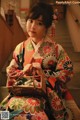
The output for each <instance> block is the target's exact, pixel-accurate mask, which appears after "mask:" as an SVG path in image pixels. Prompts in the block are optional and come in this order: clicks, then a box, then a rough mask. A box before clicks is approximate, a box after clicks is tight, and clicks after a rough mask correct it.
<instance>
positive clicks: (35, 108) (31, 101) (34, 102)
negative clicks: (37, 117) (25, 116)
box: [24, 98, 44, 114]
mask: <svg viewBox="0 0 80 120" xmlns="http://www.w3.org/2000/svg"><path fill="white" fill-rule="evenodd" d="M43 106H44V104H43V102H41V101H40V100H39V99H37V98H28V99H27V100H26V104H25V106H24V112H25V113H28V112H30V113H31V114H34V113H35V112H39V111H43Z"/></svg>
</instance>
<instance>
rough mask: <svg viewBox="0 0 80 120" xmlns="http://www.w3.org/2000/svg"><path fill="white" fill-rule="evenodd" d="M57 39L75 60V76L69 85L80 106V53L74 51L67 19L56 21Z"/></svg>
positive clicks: (73, 60)
mask: <svg viewBox="0 0 80 120" xmlns="http://www.w3.org/2000/svg"><path fill="white" fill-rule="evenodd" d="M55 41H56V42H57V43H59V44H61V45H62V46H63V48H64V49H65V51H66V52H67V54H68V55H69V57H70V58H71V60H72V62H73V69H74V76H73V78H72V80H71V81H70V82H69V83H68V84H67V87H68V89H69V90H70V92H71V94H72V96H73V98H74V100H75V101H76V103H77V105H78V106H79V107H80V53H78V52H75V51H74V48H73V45H72V42H71V39H70V35H69V32H68V28H67V24H66V20H65V19H64V20H61V21H58V22H57V23H56V33H55Z"/></svg>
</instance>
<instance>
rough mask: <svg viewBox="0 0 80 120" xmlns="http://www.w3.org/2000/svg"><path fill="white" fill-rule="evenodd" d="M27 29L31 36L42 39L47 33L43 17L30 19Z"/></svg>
mask: <svg viewBox="0 0 80 120" xmlns="http://www.w3.org/2000/svg"><path fill="white" fill-rule="evenodd" d="M26 30H27V33H28V35H29V36H30V37H33V38H36V39H42V38H43V37H44V35H45V33H46V27H45V25H44V24H43V22H42V17H41V16H40V17H39V18H37V19H35V20H34V19H28V20H27V23H26Z"/></svg>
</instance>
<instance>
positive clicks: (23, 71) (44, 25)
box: [2, 3, 73, 120]
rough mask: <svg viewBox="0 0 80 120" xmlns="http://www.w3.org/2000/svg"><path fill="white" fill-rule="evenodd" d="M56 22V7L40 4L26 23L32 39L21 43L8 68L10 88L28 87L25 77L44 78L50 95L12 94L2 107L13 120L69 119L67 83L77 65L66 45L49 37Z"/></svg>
mask: <svg viewBox="0 0 80 120" xmlns="http://www.w3.org/2000/svg"><path fill="white" fill-rule="evenodd" d="M52 21H53V8H52V7H51V6H50V5H49V4H46V3H37V4H36V5H34V6H33V7H32V8H31V10H30V11H29V14H28V16H27V22H26V29H27V33H28V35H29V37H28V39H27V40H26V41H23V42H21V43H20V44H18V45H17V47H16V48H15V50H14V52H13V59H12V61H11V63H10V65H9V66H8V67H7V76H8V82H7V86H16V85H21V84H23V85H24V83H25V81H26V80H25V81H24V83H23V80H24V79H23V78H25V79H27V78H26V77H25V76H34V78H35V79H37V80H40V79H39V77H40V76H43V78H44V83H45V85H46V88H45V90H44V91H45V94H46V95H42V96H40V95H38V94H37V95H34V94H33V93H32V94H31V93H29V92H27V89H26V92H27V93H26V96H23V95H22V96H16V95H14V94H12V93H10V96H9V97H8V99H7V100H6V101H5V104H4V102H2V108H4V109H7V110H9V111H10V119H14V120H18V119H19V120H20V119H25V120H27V119H29V120H49V119H50V120H53V119H55V120H68V118H69V115H68V112H67V110H66V105H65V97H66V93H67V89H66V83H67V82H68V81H70V78H71V76H72V74H73V66H72V62H71V60H70V58H69V57H68V55H67V53H66V52H65V50H64V49H63V48H62V46H61V45H59V44H57V43H55V42H54V41H53V40H51V39H50V38H48V37H47V31H48V29H49V27H50V26H51V24H52ZM26 85H32V83H31V84H28V83H27V84H26ZM38 85H39V84H38ZM45 85H44V86H45ZM33 86H34V85H33ZM17 92H20V91H16V93H17ZM27 94H28V95H27ZM45 96H46V97H45ZM50 110H51V111H50Z"/></svg>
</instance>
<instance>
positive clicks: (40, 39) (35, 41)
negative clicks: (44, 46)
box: [31, 38, 43, 44]
mask: <svg viewBox="0 0 80 120" xmlns="http://www.w3.org/2000/svg"><path fill="white" fill-rule="evenodd" d="M31 39H32V41H33V42H34V43H35V44H37V43H38V42H40V41H42V40H43V38H39V39H38V38H31Z"/></svg>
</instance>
